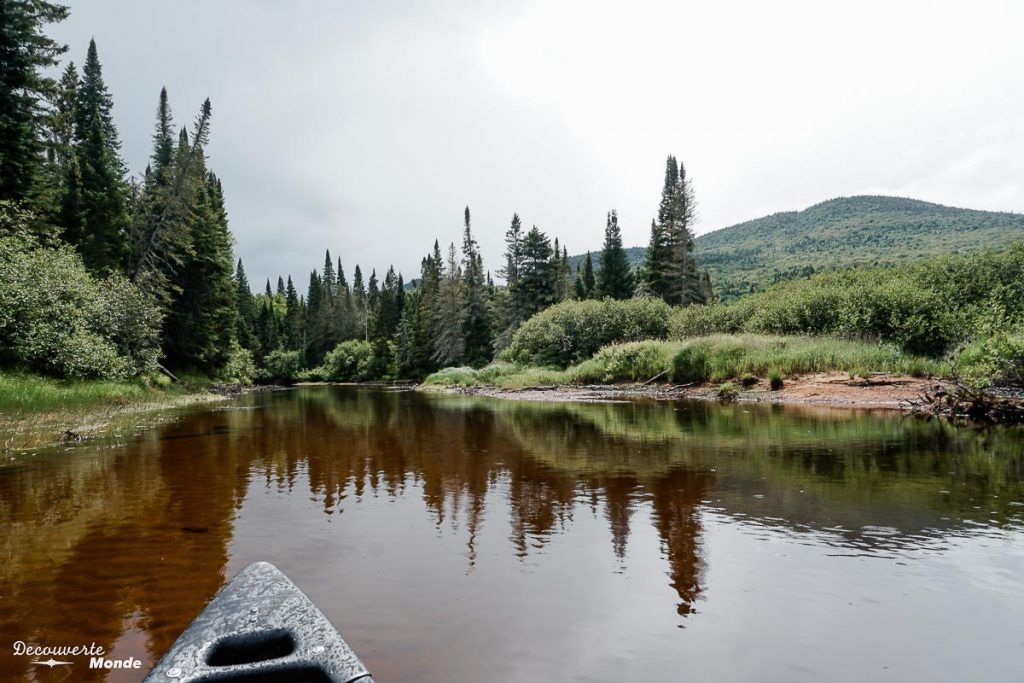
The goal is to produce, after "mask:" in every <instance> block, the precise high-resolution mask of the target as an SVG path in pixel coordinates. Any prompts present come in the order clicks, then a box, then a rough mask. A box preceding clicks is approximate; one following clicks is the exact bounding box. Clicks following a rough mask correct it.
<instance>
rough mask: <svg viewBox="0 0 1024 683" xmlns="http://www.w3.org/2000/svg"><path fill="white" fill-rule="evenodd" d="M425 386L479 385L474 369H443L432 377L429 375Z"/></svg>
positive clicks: (424, 381)
mask: <svg viewBox="0 0 1024 683" xmlns="http://www.w3.org/2000/svg"><path fill="white" fill-rule="evenodd" d="M423 383H424V384H436V385H440V386H459V387H470V386H473V385H474V384H478V383H479V382H478V377H477V371H476V370H474V369H473V368H467V367H462V368H443V369H441V370H438V371H437V372H435V373H434V374H432V375H429V376H428V377H427V378H426V379H425V380H423Z"/></svg>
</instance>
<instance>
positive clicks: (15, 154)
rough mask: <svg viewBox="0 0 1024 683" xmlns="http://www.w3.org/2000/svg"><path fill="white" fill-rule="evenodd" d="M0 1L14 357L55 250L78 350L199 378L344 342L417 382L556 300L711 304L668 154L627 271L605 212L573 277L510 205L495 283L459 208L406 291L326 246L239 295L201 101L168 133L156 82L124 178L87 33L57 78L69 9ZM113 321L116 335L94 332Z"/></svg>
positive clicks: (1, 325) (470, 356)
mask: <svg viewBox="0 0 1024 683" xmlns="http://www.w3.org/2000/svg"><path fill="white" fill-rule="evenodd" d="M2 10H3V20H4V21H3V26H2V27H0V86H2V87H0V239H5V240H8V242H5V243H4V245H2V246H3V249H0V254H6V255H8V256H9V258H10V259H15V255H16V256H17V259H19V261H18V262H19V263H21V264H23V265H24V266H25V267H24V268H20V269H15V268H8V269H6V272H7V273H8V274H9V275H10V274H11V273H14V272H15V271H17V272H19V273H23V275H22V276H19V277H22V278H23V281H21V282H19V283H10V285H11V286H10V287H8V288H9V289H10V290H11V291H15V290H17V291H18V292H21V293H24V294H25V296H22V297H21V298H20V299H18V301H19V302H20V303H19V306H20V308H18V310H17V312H16V314H12V315H10V316H8V318H6V319H4V320H0V338H2V340H3V342H4V345H5V346H7V347H9V348H11V349H14V348H21V346H19V344H21V345H22V346H24V345H26V344H29V342H26V341H25V340H24V339H22V337H31V338H32V339H33V340H37V338H42V337H46V336H47V335H50V336H53V334H55V333H54V330H53V329H51V328H47V327H46V326H45V325H44V324H43V322H45V321H46V320H49V321H50V322H51V323H52V322H53V321H54V320H58V321H59V319H60V316H59V315H49V313H47V311H49V310H51V309H52V307H53V306H54V302H53V300H52V299H53V297H51V296H49V294H47V293H46V292H45V291H43V290H47V289H48V288H49V287H50V286H51V285H52V284H53V283H54V282H55V281H57V280H59V273H57V272H56V270H55V268H56V264H57V263H64V264H65V266H66V264H67V263H70V262H69V261H68V258H70V257H73V260H74V263H75V264H77V265H74V268H75V269H76V270H75V272H76V273H78V269H81V270H82V273H81V274H80V275H76V279H75V283H76V284H75V287H71V288H70V289H75V288H77V289H79V290H83V291H84V290H86V289H90V290H95V296H93V295H90V297H91V298H90V301H92V302H93V303H95V306H96V310H95V314H92V315H91V316H90V317H88V319H83V320H82V321H81V323H80V326H81V327H82V329H81V330H80V331H81V332H82V334H83V335H85V337H83V339H84V338H86V337H88V340H87V341H88V343H86V342H82V343H81V344H79V346H81V348H92V346H95V345H96V344H99V343H100V342H102V343H103V344H106V345H107V346H105V347H104V348H105V349H106V348H107V347H111V348H115V349H116V350H117V351H118V352H121V353H127V351H125V349H126V348H127V346H129V345H126V343H125V342H124V341H123V339H124V338H131V339H133V340H136V341H134V342H132V343H134V344H135V346H139V345H141V344H142V343H143V342H140V341H138V340H140V339H146V340H152V342H149V341H147V342H146V343H147V344H151V345H152V344H155V345H156V347H155V348H149V349H147V350H145V353H141V355H139V354H136V355H139V357H140V358H145V359H154V358H157V357H159V358H160V359H161V361H162V363H163V364H164V366H165V367H167V368H170V369H172V370H175V371H177V370H186V371H196V372H200V373H204V374H207V375H212V376H218V375H219V376H230V377H244V376H248V375H252V374H253V373H254V372H255V371H257V367H256V366H261V367H263V368H265V369H267V371H266V373H265V374H266V375H267V376H268V377H269V378H273V377H275V376H277V377H281V378H294V376H296V375H297V373H298V372H300V371H301V370H303V369H310V368H315V367H318V366H320V365H321V364H323V363H324V362H325V359H327V358H328V356H329V354H330V353H332V352H333V351H335V350H336V349H337V348H338V347H339V345H341V344H345V343H351V344H356V346H352V345H351V344H350V347H347V348H350V349H353V350H355V352H357V354H358V355H360V357H361V359H362V360H361V362H362V363H363V365H364V372H363V373H362V375H361V376H363V377H398V376H401V377H422V376H424V375H426V374H428V373H430V372H432V371H434V370H436V369H438V368H441V367H447V366H455V365H470V366H474V367H479V366H482V365H485V364H486V363H488V362H489V361H490V360H491V359H492V358H493V357H494V355H495V353H497V352H500V351H501V350H502V349H503V348H505V347H506V346H507V345H508V344H509V343H510V342H511V340H512V337H513V335H514V334H515V332H516V330H517V329H518V328H519V326H520V325H521V324H522V323H523V322H524V321H525V320H527V319H529V318H530V317H531V316H533V315H535V314H537V313H538V312H540V311H542V310H544V309H545V308H547V307H549V306H551V305H553V304H556V303H559V302H561V301H565V300H568V299H592V298H612V299H627V298H630V297H633V296H641V297H643V296H650V297H660V298H663V299H664V300H665V301H667V302H669V303H672V304H677V305H689V304H694V303H704V302H706V301H708V300H710V298H711V296H712V295H711V289H710V282H709V281H708V279H707V275H706V273H705V274H704V275H703V276H701V275H700V274H699V273H698V270H697V265H696V262H695V260H694V258H693V232H692V224H693V221H694V218H695V215H696V213H695V206H696V205H695V200H694V194H693V189H692V185H691V184H690V181H689V179H688V178H687V176H686V172H685V169H684V168H683V166H682V164H678V163H677V162H676V159H675V158H674V157H671V156H670V157H669V158H668V159H667V161H666V175H665V185H664V188H663V190H662V198H661V203H660V205H659V208H658V213H657V218H656V220H654V221H652V225H651V241H650V245H649V247H648V250H647V258H646V260H645V262H644V263H643V265H642V267H640V268H639V269H638V270H636V271H634V270H633V269H631V268H630V265H629V261H628V259H627V256H626V253H625V250H624V249H623V245H622V233H621V230H620V228H619V218H618V215H617V213H616V211H615V210H612V211H609V212H608V214H607V217H606V222H605V226H604V244H603V247H602V250H601V252H600V254H599V255H598V258H597V261H596V262H595V261H594V260H593V259H592V258H591V256H590V255H589V254H588V256H587V259H586V261H585V263H583V264H581V265H580V266H578V267H577V268H576V270H575V272H573V271H572V270H571V269H570V267H569V260H568V250H567V249H566V247H565V245H564V244H561V243H560V242H559V239H558V238H557V237H556V238H555V239H554V241H553V242H552V240H551V238H550V237H549V236H548V235H547V234H545V233H544V232H543V231H541V230H540V229H539V228H538V227H537V226H536V225H534V226H532V227H531V228H530V229H529V230H527V229H525V228H524V226H523V224H522V221H521V220H520V218H519V216H518V215H513V217H512V220H511V223H510V225H509V227H508V229H507V231H506V233H505V254H504V263H503V264H501V267H500V268H499V269H498V270H497V272H496V273H495V275H496V276H497V278H499V280H501V281H502V282H501V283H496V282H495V279H494V278H493V277H492V274H491V272H490V271H489V270H488V269H486V268H485V265H484V262H483V257H482V256H481V254H480V249H479V245H478V243H477V240H476V238H475V236H474V231H473V226H472V223H471V216H470V211H469V208H468V207H467V208H466V209H465V212H464V214H463V230H462V240H461V245H460V246H459V247H456V244H455V243H452V244H449V245H448V247H447V249H442V247H441V245H440V243H439V242H438V241H437V240H435V241H434V244H433V249H432V250H431V251H430V252H429V253H427V254H426V255H425V256H424V257H423V259H422V260H421V266H420V272H419V274H418V275H419V276H418V277H417V278H416V279H415V280H414V282H413V283H411V284H409V285H407V283H406V281H405V279H404V277H403V275H402V273H396V271H395V270H394V268H393V267H389V268H388V269H387V271H386V272H383V275H382V276H378V273H377V271H376V269H373V270H371V272H370V274H369V277H365V275H364V272H363V271H362V270H361V268H360V267H359V266H358V265H356V266H355V268H354V271H353V274H352V277H351V279H349V278H348V277H347V276H346V274H345V271H344V268H343V265H342V261H341V259H340V258H333V257H332V256H331V254H330V252H329V251H328V252H327V253H326V254H325V259H324V263H323V266H322V267H321V268H319V269H313V270H312V271H311V272H310V273H309V279H308V283H302V282H298V283H297V282H295V281H293V279H292V276H291V275H287V276H286V277H278V279H277V283H276V287H272V285H271V282H270V281H269V280H268V281H267V282H266V283H265V287H264V288H263V291H262V292H260V293H257V294H254V293H253V292H252V290H251V287H250V283H249V281H248V279H247V277H246V274H245V268H244V265H243V264H242V261H241V260H240V259H237V260H236V259H235V256H234V253H233V242H234V238H233V237H232V234H231V231H230V229H229V227H228V217H227V211H226V208H225V198H224V191H223V187H222V184H221V181H220V179H219V178H218V177H217V176H216V175H215V174H214V173H213V171H212V170H210V168H209V167H208V162H207V158H206V154H205V149H206V147H207V145H208V143H209V136H210V124H211V116H212V108H211V105H210V101H209V100H206V101H205V102H203V104H202V106H201V107H200V109H199V111H198V113H197V115H196V116H195V118H194V119H193V121H192V122H191V125H189V126H178V125H177V124H176V123H175V121H174V117H173V115H172V111H171V105H170V101H169V98H168V94H167V91H166V89H162V90H161V91H160V94H159V98H158V101H157V107H156V117H155V123H154V127H153V135H152V153H151V155H150V158H149V163H148V165H147V167H146V168H145V170H144V171H143V172H142V174H141V175H140V176H139V177H137V178H136V177H132V176H131V174H130V173H129V170H128V168H127V165H126V163H125V162H124V160H123V157H122V154H121V141H120V136H119V132H118V129H117V126H116V124H115V121H114V116H113V106H114V102H113V97H112V95H111V93H110V91H109V89H108V87H107V85H106V83H105V81H104V78H103V69H102V65H101V63H100V58H99V51H98V48H97V45H96V42H95V41H94V40H93V41H90V43H89V47H88V50H87V52H86V55H85V59H84V62H83V64H82V67H81V68H78V67H77V66H76V65H75V64H74V62H70V61H69V62H68V63H67V64H66V65H64V68H63V70H62V72H61V75H60V77H59V78H51V77H49V76H47V72H48V70H49V69H52V68H53V67H56V66H59V64H60V57H61V55H63V54H65V52H66V51H67V47H66V46H63V45H59V44H57V43H56V42H55V41H53V40H52V39H51V38H49V37H48V36H47V35H46V34H45V32H44V30H43V29H44V27H45V25H46V24H48V23H52V22H57V21H61V20H63V19H64V18H66V17H67V15H68V10H67V8H66V7H64V6H62V5H59V4H57V3H53V2H48V1H46V0H3V8H2ZM10 240H17V241H13V242H12V241H10ZM62 250H63V251H62ZM58 252H60V257H59V258H58V256H57V254H58ZM36 261H38V262H39V263H40V265H39V267H38V268H35V270H33V266H32V264H33V263H35V262H36ZM12 263H13V260H12ZM25 273H28V274H31V273H36V274H38V273H43V275H41V276H39V277H35V276H33V277H35V279H32V278H31V277H29V275H24V274H25ZM0 277H2V274H0ZM25 278H29V279H30V280H31V285H30V286H27V285H26V282H28V280H25ZM0 284H5V285H6V284H7V283H0ZM14 285H18V286H17V287H15V286H14ZM303 286H304V292H303V291H302V290H301V289H300V288H301V287H303ZM105 289H111V290H113V289H117V290H118V291H125V292H129V294H126V295H125V296H123V297H121V299H122V300H124V301H128V300H130V301H131V302H132V306H131V307H126V306H125V305H122V306H121V308H120V309H118V310H116V311H115V310H114V309H112V308H107V309H105V308H104V306H105V305H106V304H105V303H104V302H107V301H108V299H109V297H106V298H104V297H103V296H102V295H101V293H102V291H103V290H105ZM19 296H21V295H20V294H19ZM69 296H70V295H69ZM140 301H141V302H144V303H145V305H142V304H140V303H139V302H140ZM26 302H27V303H26ZM48 306H49V307H51V309H48V308H47V307H48ZM129 308H130V309H131V311H132V314H131V315H130V316H129V315H127V313H126V311H128V309H129ZM12 310H13V309H12ZM126 317H127V318H128V319H127V320H125V318H126ZM115 318H116V319H118V320H119V321H120V322H119V323H118V324H119V325H120V326H119V327H118V328H117V329H118V332H117V333H116V334H114V333H113V332H110V329H113V328H112V326H111V324H109V320H110V319H115ZM40 321H43V322H40ZM33 325H36V327H35V328H33V327H32V326H33ZM51 327H52V325H51ZM29 328H31V329H29ZM108 328H109V329H108ZM26 329H28V331H27V332H26V331H25V330H26ZM76 329H77V328H76ZM19 335H20V336H19ZM90 335H91V336H90ZM97 340H98V341H97ZM30 341H31V343H32V344H36V346H37V347H38V348H39V349H44V347H45V345H41V346H40V345H39V344H38V343H37V341H32V340H30ZM23 342H24V343H23ZM94 342H95V343H94ZM90 344H92V346H90ZM29 345H30V344H29ZM26 348H27V347H26ZM44 352H45V351H44V350H39V351H38V353H37V355H38V354H42V353H44ZM105 352H106V351H105ZM34 353H36V352H34ZM0 355H2V356H3V357H2V358H0V362H2V363H3V364H4V365H8V366H11V365H19V364H26V363H27V364H28V365H29V366H32V365H33V364H34V363H35V361H33V360H32V358H34V356H33V357H31V358H30V357H29V356H28V355H25V354H22V355H20V356H19V353H17V352H11V353H4V354H0ZM153 364H154V362H152V361H151V360H146V362H145V363H142V362H140V363H137V364H136V365H135V366H133V367H139V368H143V367H144V366H147V365H153ZM67 367H96V368H100V367H102V365H101V364H93V365H89V364H88V363H85V364H81V363H80V364H78V365H75V364H74V363H71V364H69V365H67ZM226 368H230V370H226ZM281 368H284V370H282V369H281ZM141 371H142V370H141V369H140V372H141ZM93 372H94V373H95V374H103V373H102V371H101V370H94V371H93Z"/></svg>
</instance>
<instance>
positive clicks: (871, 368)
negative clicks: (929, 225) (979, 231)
mask: <svg viewBox="0 0 1024 683" xmlns="http://www.w3.org/2000/svg"><path fill="white" fill-rule="evenodd" d="M835 371H839V372H848V373H850V374H851V375H868V374H870V373H872V372H892V373H899V374H907V375H912V376H915V377H926V376H933V375H934V376H948V374H949V366H948V365H947V364H946V363H944V362H941V361H936V360H931V359H928V358H922V357H919V356H914V355H911V354H908V353H906V352H903V351H901V350H900V349H899V348H897V347H896V346H893V345H881V344H873V343H867V342H859V341H850V340H841V339H833V338H827V337H797V336H767V335H754V334H742V335H725V334H716V335H709V336H704V337H696V338H693V339H689V340H686V341H658V340H651V341H641V342H631V343H626V344H613V345H610V346H606V347H604V348H602V349H601V350H599V351H598V352H597V353H596V354H595V355H594V356H593V357H592V358H590V359H589V360H585V361H583V362H582V363H578V364H576V365H572V366H569V367H568V368H566V369H564V370H562V369H558V368H537V367H530V366H520V365H512V364H492V365H489V366H487V367H485V368H481V369H479V370H474V369H472V368H446V369H444V370H441V371H440V372H436V373H434V374H433V375H430V376H429V377H427V378H426V380H424V384H426V385H428V386H430V385H434V386H473V385H477V384H494V385H497V386H499V387H503V388H508V389H518V388H522V387H525V386H532V385H539V384H612V383H631V382H645V381H647V380H649V379H651V378H653V377H656V376H658V375H661V377H660V378H659V381H661V382H672V383H676V384H682V383H691V382H692V383H707V382H711V383H719V382H726V381H730V380H737V381H742V380H743V379H744V378H748V379H749V378H766V379H770V378H772V377H778V378H782V377H785V376H787V375H801V374H809V373H815V372H835Z"/></svg>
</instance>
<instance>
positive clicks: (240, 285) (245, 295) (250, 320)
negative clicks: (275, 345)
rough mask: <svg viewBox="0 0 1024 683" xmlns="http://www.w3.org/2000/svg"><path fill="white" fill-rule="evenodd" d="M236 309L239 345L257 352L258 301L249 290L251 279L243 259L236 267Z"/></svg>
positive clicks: (268, 289) (239, 260)
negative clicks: (248, 276)
mask: <svg viewBox="0 0 1024 683" xmlns="http://www.w3.org/2000/svg"><path fill="white" fill-rule="evenodd" d="M267 294H268V295H269V294H270V280H267ZM235 308H236V311H237V313H238V316H237V321H238V325H237V332H236V335H237V337H238V343H239V344H241V345H242V348H245V349H249V350H252V351H254V350H256V349H257V348H258V346H259V339H258V337H257V334H256V322H257V321H256V318H257V315H258V314H257V312H256V300H255V298H254V297H253V295H252V290H251V289H250V288H249V279H248V278H247V277H246V276H245V268H244V267H243V266H242V259H238V263H237V264H236V265H235Z"/></svg>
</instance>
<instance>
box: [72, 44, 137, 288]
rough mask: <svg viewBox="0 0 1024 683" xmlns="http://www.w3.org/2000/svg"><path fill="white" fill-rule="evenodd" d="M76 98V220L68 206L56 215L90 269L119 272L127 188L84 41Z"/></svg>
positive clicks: (124, 255)
mask: <svg viewBox="0 0 1024 683" xmlns="http://www.w3.org/2000/svg"><path fill="white" fill-rule="evenodd" d="M77 99H78V101H77V103H76V106H75V136H74V137H75V146H74V152H73V153H74V155H75V157H76V159H77V162H78V173H79V188H78V192H79V193H80V198H81V204H80V209H81V216H77V217H75V216H67V214H68V207H69V203H68V202H63V204H64V209H65V210H64V211H62V215H64V216H67V217H68V218H69V220H70V221H71V223H72V226H71V229H68V227H69V226H65V234H68V235H75V233H76V232H77V231H78V230H81V235H79V239H78V240H77V241H76V242H75V246H77V247H78V250H79V251H80V252H81V254H82V260H83V261H85V264H86V266H87V267H88V268H89V269H90V270H92V271H94V272H100V273H104V272H111V271H114V270H124V269H125V268H126V267H127V265H128V264H127V261H128V253H129V232H128V230H129V214H128V196H129V188H128V183H127V181H126V179H125V175H126V171H125V165H124V162H123V161H122V160H121V157H120V150H121V143H120V140H119V139H118V135H117V127H116V126H115V125H114V119H113V113H112V109H113V99H112V98H111V96H110V92H109V91H108V90H107V86H106V83H105V82H104V81H103V69H102V67H101V66H100V61H99V55H98V53H97V51H96V41H95V40H91V41H89V51H88V53H87V55H86V59H85V65H84V66H83V67H82V79H81V82H80V83H79V85H78V88H77Z"/></svg>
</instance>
